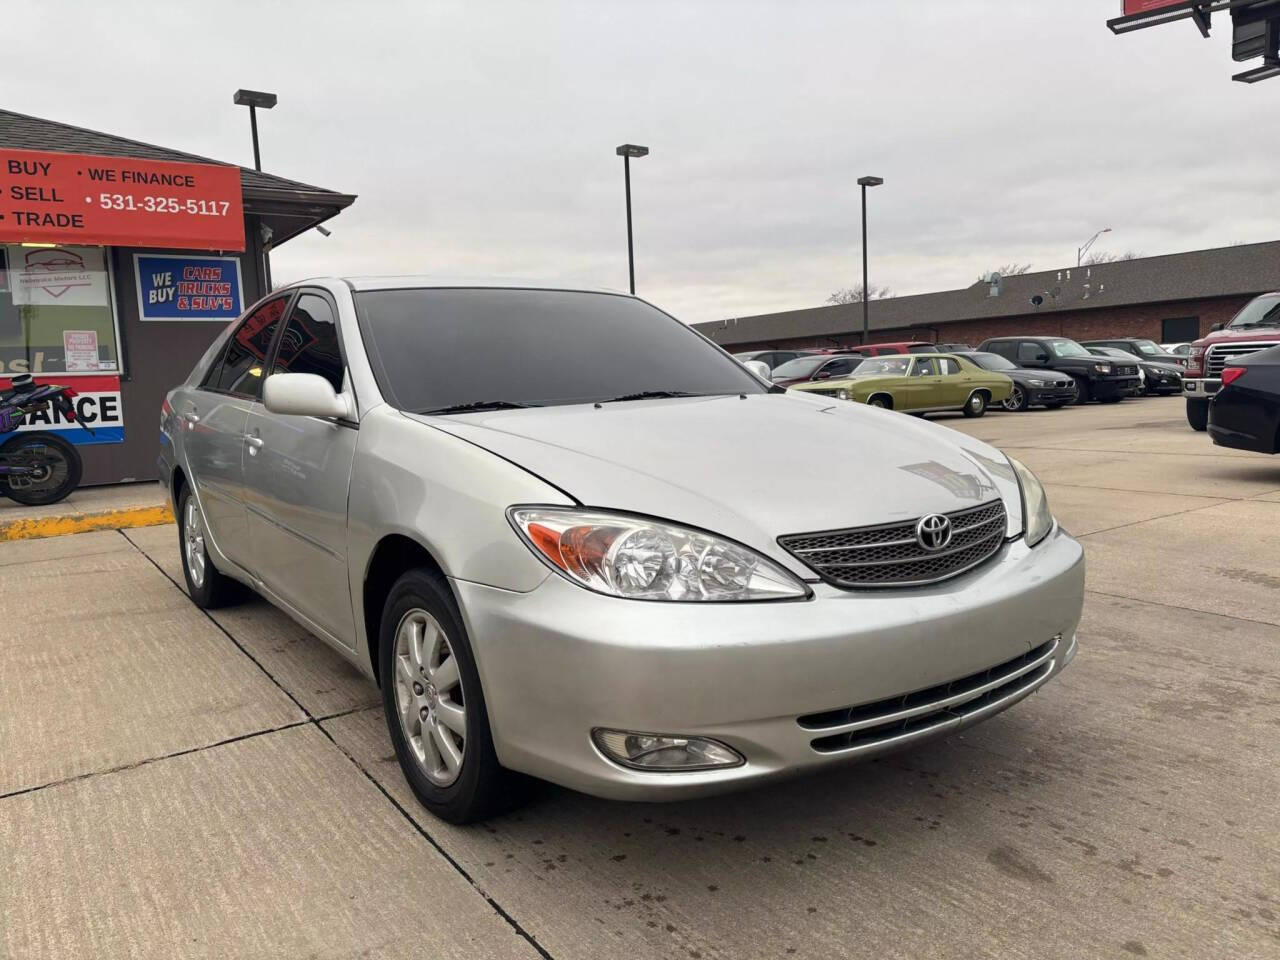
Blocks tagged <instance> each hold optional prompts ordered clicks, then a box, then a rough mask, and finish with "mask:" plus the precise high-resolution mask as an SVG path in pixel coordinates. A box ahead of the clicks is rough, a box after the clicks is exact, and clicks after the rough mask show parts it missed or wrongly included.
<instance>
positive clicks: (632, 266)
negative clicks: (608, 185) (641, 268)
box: [614, 143, 649, 293]
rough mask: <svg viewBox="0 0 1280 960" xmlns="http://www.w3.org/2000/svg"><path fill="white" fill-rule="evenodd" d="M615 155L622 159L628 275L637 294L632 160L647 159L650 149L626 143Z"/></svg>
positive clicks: (615, 151)
mask: <svg viewBox="0 0 1280 960" xmlns="http://www.w3.org/2000/svg"><path fill="white" fill-rule="evenodd" d="M614 153H616V154H617V155H618V156H620V157H621V158H622V180H623V183H624V184H625V187H626V191H627V275H628V276H629V277H630V280H631V292H632V293H635V292H636V257H635V251H634V249H633V248H632V245H631V158H632V157H647V156H648V155H649V148H648V147H641V146H638V145H637V144H634V143H624V144H623V145H622V146H620V147H618V148H617V149H616V150H614Z"/></svg>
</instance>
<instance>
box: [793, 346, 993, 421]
mask: <svg viewBox="0 0 1280 960" xmlns="http://www.w3.org/2000/svg"><path fill="white" fill-rule="evenodd" d="M790 389H792V390H802V391H804V392H805V393H818V394H822V395H823V396H826V397H836V398H838V399H840V400H857V401H859V402H861V403H868V404H870V405H871V406H873V407H887V408H888V409H890V410H903V411H907V412H909V413H936V412H940V411H944V410H961V411H963V412H964V415H965V416H966V417H980V416H982V415H983V414H984V413H986V412H987V407H989V406H990V405H991V404H993V403H1001V402H1003V401H1005V400H1007V399H1009V394H1010V393H1011V392H1012V391H1013V381H1012V380H1010V379H1009V378H1008V377H1006V376H1005V375H1004V374H1003V373H994V372H992V371H990V370H983V369H982V368H981V367H979V366H977V365H976V364H974V363H973V362H972V361H970V360H968V359H967V358H965V357H957V356H953V355H951V354H946V353H916V354H898V355H894V356H887V357H871V358H870V359H867V360H863V361H862V363H860V364H858V366H857V367H856V368H854V371H853V372H852V373H850V374H849V375H847V376H845V377H841V378H840V379H839V380H817V381H814V382H812V383H803V384H799V385H797V386H794V387H791V388H790Z"/></svg>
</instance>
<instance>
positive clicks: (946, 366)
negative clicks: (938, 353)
mask: <svg viewBox="0 0 1280 960" xmlns="http://www.w3.org/2000/svg"><path fill="white" fill-rule="evenodd" d="M938 366H939V368H940V369H939V370H938V372H939V373H941V374H942V375H943V376H947V377H950V376H954V375H955V374H957V373H959V372H960V364H959V362H958V361H955V360H952V359H951V358H950V357H942V358H941V359H940V360H939V361H938Z"/></svg>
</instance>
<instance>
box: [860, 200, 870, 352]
mask: <svg viewBox="0 0 1280 960" xmlns="http://www.w3.org/2000/svg"><path fill="white" fill-rule="evenodd" d="M870 300H871V291H870V290H869V289H868V288H867V185H866V184H865V183H864V184H863V185H862V343H863V344H864V345H865V344H866V343H867V341H868V340H869V339H870V335H871V305H870V302H869V301H870Z"/></svg>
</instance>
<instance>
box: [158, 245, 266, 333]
mask: <svg viewBox="0 0 1280 960" xmlns="http://www.w3.org/2000/svg"><path fill="white" fill-rule="evenodd" d="M133 273H134V276H135V277H136V278H137V284H138V316H139V317H140V318H141V319H143V320H221V321H223V322H226V321H228V320H234V319H235V318H236V317H238V316H240V312H241V311H242V310H243V309H244V304H243V296H242V294H241V284H240V260H239V258H237V257H170V256H157V255H155V254H150V253H135V254H134V255H133Z"/></svg>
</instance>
